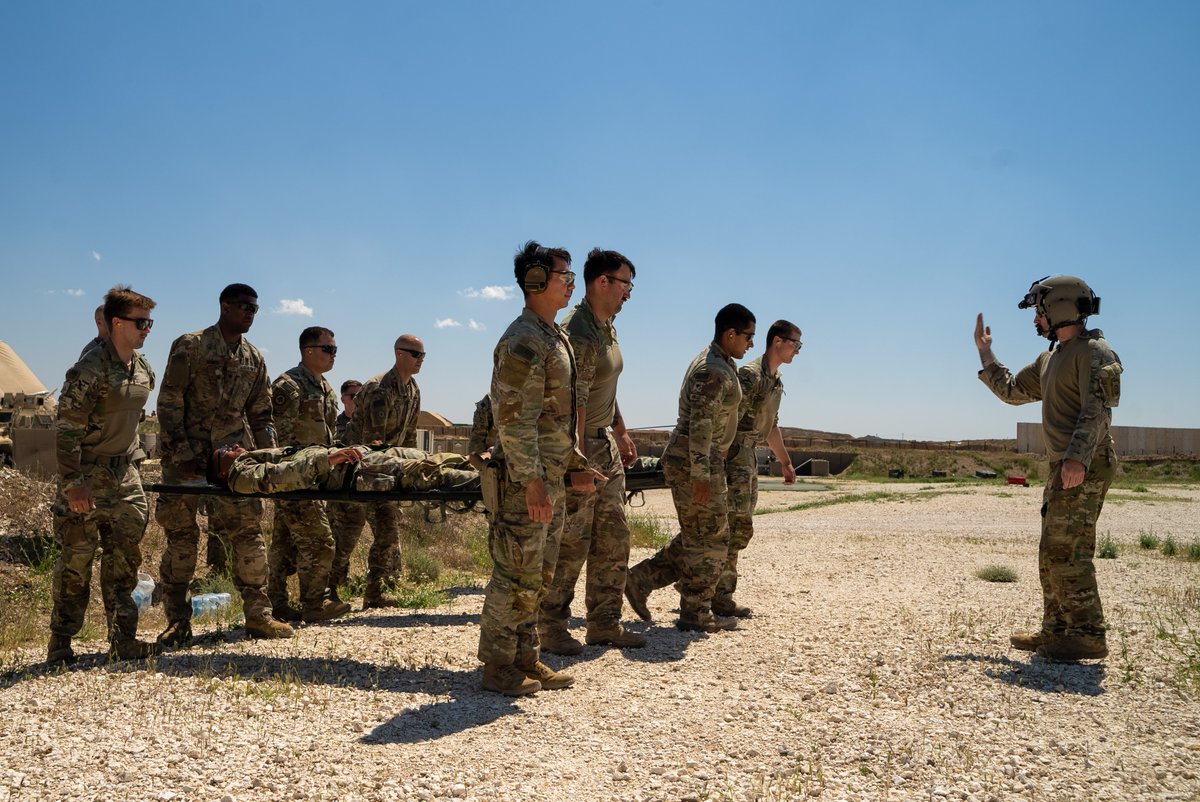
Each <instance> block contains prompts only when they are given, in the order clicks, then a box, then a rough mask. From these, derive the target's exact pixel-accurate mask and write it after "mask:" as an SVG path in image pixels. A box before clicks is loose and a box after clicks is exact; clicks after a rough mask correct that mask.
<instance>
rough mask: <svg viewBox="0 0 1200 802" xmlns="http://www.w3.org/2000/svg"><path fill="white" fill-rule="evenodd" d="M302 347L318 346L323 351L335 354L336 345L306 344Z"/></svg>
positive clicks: (331, 354)
mask: <svg viewBox="0 0 1200 802" xmlns="http://www.w3.org/2000/svg"><path fill="white" fill-rule="evenodd" d="M304 347H305V348H319V349H320V350H322V351H324V352H325V353H327V354H329V355H330V356H336V355H337V346H336V345H306V346H304Z"/></svg>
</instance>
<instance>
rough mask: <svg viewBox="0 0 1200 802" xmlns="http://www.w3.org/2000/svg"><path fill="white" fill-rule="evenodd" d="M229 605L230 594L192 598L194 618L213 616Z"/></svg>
mask: <svg viewBox="0 0 1200 802" xmlns="http://www.w3.org/2000/svg"><path fill="white" fill-rule="evenodd" d="M228 604H229V594H228V593H201V594H199V595H196V596H192V616H193V617H199V616H202V615H211V614H214V613H217V612H220V610H221V609H222V608H224V607H226V606H227V605H228Z"/></svg>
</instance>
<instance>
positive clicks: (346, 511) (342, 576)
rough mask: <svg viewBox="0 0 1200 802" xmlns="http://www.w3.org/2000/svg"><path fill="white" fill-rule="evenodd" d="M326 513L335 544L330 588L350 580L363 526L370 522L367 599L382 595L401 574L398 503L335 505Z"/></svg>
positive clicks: (333, 503)
mask: <svg viewBox="0 0 1200 802" xmlns="http://www.w3.org/2000/svg"><path fill="white" fill-rule="evenodd" d="M326 513H327V515H328V516H329V525H330V528H331V529H332V530H333V541H334V554H333V566H332V568H330V571H329V586H330V587H331V588H333V589H334V590H336V589H337V587H338V585H341V584H342V583H344V582H345V581H346V579H347V578H348V577H349V575H350V556H351V555H352V554H354V549H355V547H356V546H357V545H358V539H359V538H360V537H361V536H362V531H363V525H364V524H366V523H367V522H370V524H371V531H372V532H373V533H374V538H373V539H372V541H371V550H370V551H369V552H367V596H368V597H369V596H371V595H372V594H374V595H378V594H380V593H382V592H383V589H384V588H385V587H386V586H387V585H390V584H391V583H392V582H394V581H395V579H396V575H397V574H398V573H399V571H400V505H399V504H398V503H397V502H395V501H379V502H374V503H371V504H357V503H352V502H345V501H331V502H329V506H328V508H327V510H326Z"/></svg>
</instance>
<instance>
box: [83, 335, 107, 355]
mask: <svg viewBox="0 0 1200 802" xmlns="http://www.w3.org/2000/svg"><path fill="white" fill-rule="evenodd" d="M106 342H108V340H106V339H105V338H103V337H101V336H100V335H99V334H97V335H96V336H95V337H93V338H92V339H90V340H88V344H87V345H85V346H83V350H82V351H80V352H79V358H80V359H83V357H84V356H85V355H86V354H87V352H88V351H90V350H92V349H93V348H95V347H96V346H97V345H104V344H105V343H106Z"/></svg>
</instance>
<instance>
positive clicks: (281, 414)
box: [267, 365, 338, 610]
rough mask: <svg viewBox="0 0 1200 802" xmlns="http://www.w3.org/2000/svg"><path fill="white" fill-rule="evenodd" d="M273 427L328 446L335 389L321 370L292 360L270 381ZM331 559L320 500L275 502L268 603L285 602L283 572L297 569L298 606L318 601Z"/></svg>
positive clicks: (290, 440) (285, 439)
mask: <svg viewBox="0 0 1200 802" xmlns="http://www.w3.org/2000/svg"><path fill="white" fill-rule="evenodd" d="M271 403H272V404H273V405H274V408H275V409H274V411H275V432H276V435H277V437H278V440H279V443H280V445H284V446H309V445H320V446H331V445H333V427H334V425H335V424H336V422H337V404H338V399H337V395H336V394H335V393H334V390H333V388H332V387H330V386H329V382H327V381H325V377H324V376H315V375H313V373H312V371H310V370H309V369H308V368H306V367H304V366H303V365H297V366H296V367H294V368H292V369H291V370H289V371H287V372H286V373H284V374H283V375H282V376H280V377H279V378H277V379H276V380H275V382H274V383H273V384H272V385H271ZM332 565H333V533H332V532H331V531H330V529H329V519H328V518H327V517H326V516H325V503H324V502H323V501H277V502H275V525H274V527H273V528H272V533H271V550H270V551H269V552H268V554H267V566H268V576H269V578H268V581H267V596H268V597H269V598H270V600H271V606H272V607H276V608H278V607H282V606H283V605H286V604H287V602H288V591H287V577H288V574H289V573H291V572H292V571H295V572H296V573H297V574H299V580H300V604H301V607H302V608H303V609H306V610H307V609H315V608H317V607H320V606H321V602H322V600H324V598H325V588H326V587H327V586H328V584H329V569H330V568H331V567H332Z"/></svg>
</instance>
